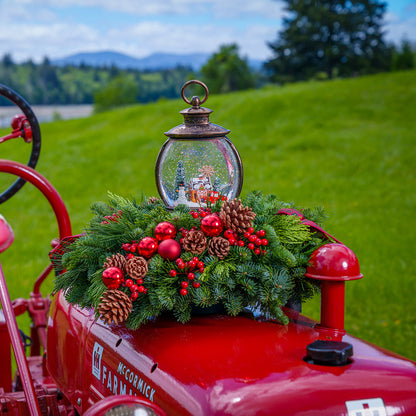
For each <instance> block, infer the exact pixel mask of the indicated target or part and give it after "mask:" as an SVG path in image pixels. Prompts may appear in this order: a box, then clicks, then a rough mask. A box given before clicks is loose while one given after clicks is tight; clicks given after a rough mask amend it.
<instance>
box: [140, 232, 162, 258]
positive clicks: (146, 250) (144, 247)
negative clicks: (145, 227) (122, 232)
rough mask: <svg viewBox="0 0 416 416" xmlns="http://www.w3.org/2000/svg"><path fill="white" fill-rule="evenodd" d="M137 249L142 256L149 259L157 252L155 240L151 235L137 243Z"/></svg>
mask: <svg viewBox="0 0 416 416" xmlns="http://www.w3.org/2000/svg"><path fill="white" fill-rule="evenodd" d="M137 251H138V252H139V254H140V255H141V256H143V257H146V258H147V259H149V258H150V257H152V256H154V255H155V254H156V252H157V240H156V239H154V238H152V237H145V238H143V240H141V241H140V242H139V244H137Z"/></svg>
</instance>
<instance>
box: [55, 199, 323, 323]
mask: <svg viewBox="0 0 416 416" xmlns="http://www.w3.org/2000/svg"><path fill="white" fill-rule="evenodd" d="M291 209H294V206H293V204H289V203H284V202H282V201H279V200H278V198H277V197H276V196H274V195H263V194H262V193H261V192H252V193H250V194H248V195H247V196H246V197H245V198H243V199H242V200H241V201H240V200H231V201H218V202H217V203H216V204H214V205H212V206H209V207H206V208H200V209H199V210H191V209H190V208H188V207H186V206H184V205H179V206H178V207H176V208H175V209H174V210H172V211H168V210H166V209H165V207H164V205H163V203H162V202H161V200H159V199H157V198H144V200H143V201H142V202H141V203H138V202H136V201H135V200H132V199H125V198H122V197H120V196H117V195H113V194H109V200H108V203H103V202H98V203H95V204H93V206H92V211H93V213H94V214H95V215H94V217H93V218H92V220H91V221H90V223H89V224H88V226H87V227H86V229H85V234H83V235H82V236H80V237H78V238H75V239H74V238H71V240H70V242H69V243H66V244H65V242H62V245H61V247H60V248H59V247H58V251H56V250H55V251H54V252H52V253H51V258H52V261H53V264H54V266H55V269H56V270H57V272H58V275H57V277H56V279H55V291H59V290H61V289H62V290H63V291H64V295H65V297H66V299H67V301H68V302H70V303H73V304H78V305H80V306H81V307H94V308H95V312H96V315H97V318H101V319H102V320H103V321H105V322H107V323H111V322H114V323H116V324H118V323H120V322H124V321H125V324H126V326H127V327H129V328H133V329H134V328H138V327H139V326H140V325H142V324H144V323H145V322H147V321H149V320H152V319H155V318H156V317H158V316H159V315H161V314H162V313H164V312H171V313H173V315H174V316H175V317H176V319H177V320H178V321H180V322H186V321H188V320H190V319H191V316H192V313H193V311H194V310H195V309H196V308H208V307H212V306H215V305H221V306H222V307H223V308H224V309H225V311H226V313H227V314H229V315H232V316H235V315H237V314H239V313H240V312H241V311H242V310H243V309H244V308H246V307H250V308H255V309H256V310H258V311H260V312H261V313H262V314H264V315H265V316H266V317H267V318H273V319H277V320H279V321H280V322H282V323H287V322H288V318H287V317H286V315H285V314H284V313H283V312H282V309H281V307H282V306H284V305H285V304H286V303H287V302H288V301H289V300H290V301H294V302H303V301H304V300H306V299H307V298H309V297H311V296H312V295H313V294H314V293H315V292H316V291H318V290H319V284H318V283H316V282H314V281H312V280H309V279H307V278H305V276H304V274H305V271H306V266H307V263H308V259H309V256H310V254H311V253H312V252H313V251H314V250H315V249H316V248H317V247H319V246H320V245H322V244H324V243H325V240H324V236H323V235H322V234H320V233H317V232H315V231H313V230H312V229H311V228H310V227H309V226H308V225H306V224H304V223H303V222H302V221H301V218H299V217H298V216H297V215H280V214H281V212H282V210H283V211H286V213H287V211H290V210H291ZM279 211H280V213H279ZM302 214H303V216H304V217H305V218H308V219H309V220H311V221H314V222H316V223H319V222H321V220H322V219H323V217H324V215H323V212H322V210H321V209H320V208H314V209H303V210H302ZM59 250H60V251H59ZM57 253H60V255H57ZM202 310H203V309H202Z"/></svg>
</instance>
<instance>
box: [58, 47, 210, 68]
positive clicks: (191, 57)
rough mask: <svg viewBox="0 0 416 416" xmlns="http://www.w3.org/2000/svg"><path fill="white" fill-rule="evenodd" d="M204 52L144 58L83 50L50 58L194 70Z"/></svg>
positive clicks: (65, 61) (205, 57)
mask: <svg viewBox="0 0 416 416" xmlns="http://www.w3.org/2000/svg"><path fill="white" fill-rule="evenodd" d="M209 57H210V55H209V54H206V53H192V54H186V55H179V54H168V53H154V54H152V55H149V56H146V57H144V58H134V57H133V56H129V55H126V54H123V53H119V52H113V51H103V52H83V53H77V54H74V55H69V56H66V57H64V58H61V59H55V60H52V63H53V64H55V65H59V66H63V65H75V66H79V65H81V64H85V65H89V66H104V65H105V66H112V65H114V66H116V67H118V68H120V69H140V70H146V69H147V70H160V69H171V68H175V67H177V66H179V65H180V66H185V67H191V68H192V69H194V70H198V69H200V68H201V67H202V66H203V65H204V64H205V62H206V61H207V60H208V59H209Z"/></svg>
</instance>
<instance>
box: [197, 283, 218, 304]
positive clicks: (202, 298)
mask: <svg viewBox="0 0 416 416" xmlns="http://www.w3.org/2000/svg"><path fill="white" fill-rule="evenodd" d="M216 300H220V296H218V295H216V294H214V293H213V291H212V290H211V289H210V287H209V286H208V285H201V286H200V287H199V288H198V290H196V291H195V295H194V302H195V304H196V305H197V306H201V307H203V308H205V307H207V306H210V305H212V304H214V303H216Z"/></svg>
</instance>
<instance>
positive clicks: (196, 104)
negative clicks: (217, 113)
mask: <svg viewBox="0 0 416 416" xmlns="http://www.w3.org/2000/svg"><path fill="white" fill-rule="evenodd" d="M191 84H198V85H200V86H202V88H203V89H204V90H205V96H204V97H203V98H202V99H200V98H199V97H198V96H193V97H192V98H191V99H188V98H187V97H186V95H185V89H186V88H187V87H188V86H189V85H191ZM181 96H182V99H183V100H184V101H185V102H186V103H187V104H190V105H192V107H190V108H186V109H185V110H182V111H180V114H182V115H183V117H184V123H183V124H181V125H180V126H176V127H174V128H173V129H170V130H169V131H168V132H166V133H165V135H166V136H168V137H170V138H172V139H204V138H210V137H221V136H225V135H226V134H228V133H229V132H230V130H227V129H225V128H224V127H221V126H218V125H216V124H213V123H210V121H209V115H210V114H211V113H212V110H210V109H209V108H204V107H201V104H203V103H205V101H206V100H207V99H208V96H209V90H208V87H207V86H206V85H205V84H204V83H203V82H202V81H199V80H196V79H193V80H190V81H187V82H185V84H183V86H182V89H181Z"/></svg>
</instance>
